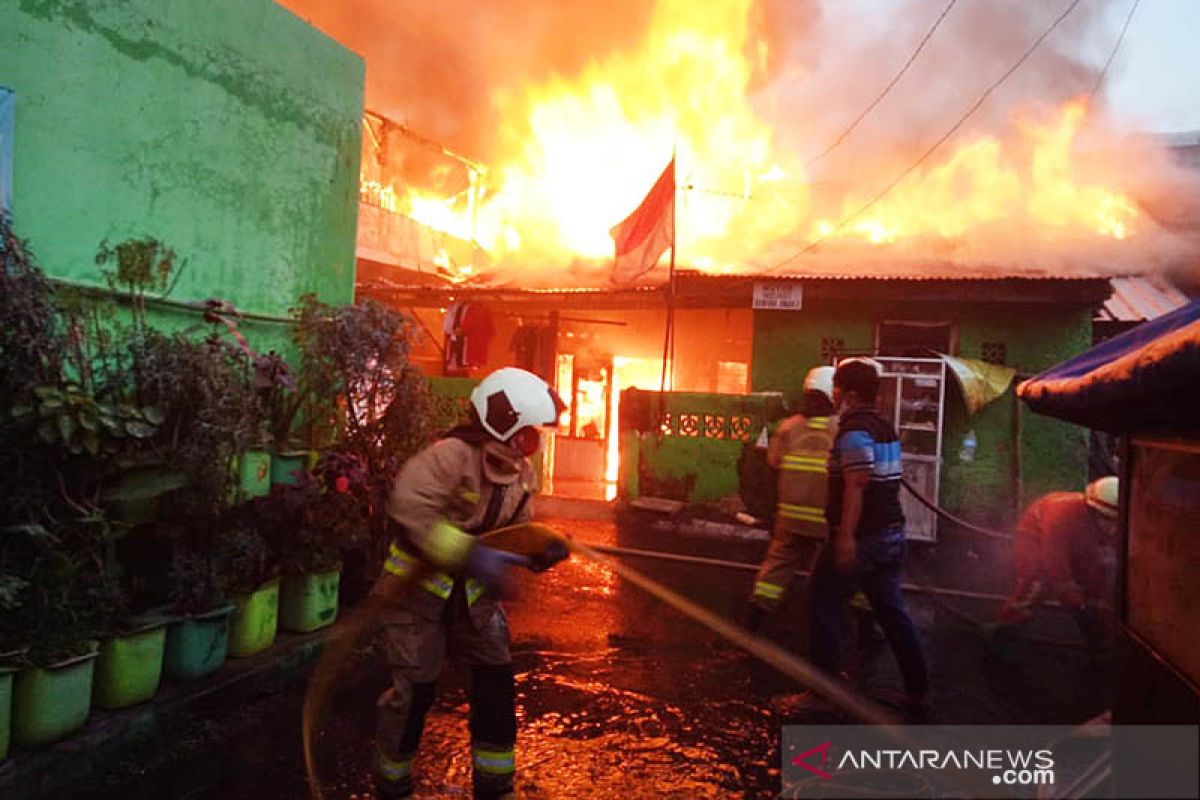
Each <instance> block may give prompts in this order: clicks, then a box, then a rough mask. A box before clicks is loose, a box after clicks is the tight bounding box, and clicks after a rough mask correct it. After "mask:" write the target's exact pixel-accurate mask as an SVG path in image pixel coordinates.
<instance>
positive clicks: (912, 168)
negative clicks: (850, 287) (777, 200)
mask: <svg viewBox="0 0 1200 800" xmlns="http://www.w3.org/2000/svg"><path fill="white" fill-rule="evenodd" d="M1077 5H1079V0H1071V4H1070V5H1068V6H1067V8H1066V10H1064V11H1063V12H1062V13H1061V14H1059V15H1058V17H1057V18H1056V19H1055V20H1054V22H1052V23H1051V24H1050V27H1049V28H1047V29H1046V30H1045V31H1044V32H1043V33H1042V35H1041V36H1039V37H1038V38H1037V39H1036V40H1035V41H1034V43H1033V44H1031V45H1030V46H1029V48H1028V49H1027V50H1026V51H1025V52H1024V53H1022V54H1021V57H1020V58H1018V59H1017V61H1016V63H1014V64H1013V65H1012V66H1011V67H1009V68H1008V69H1007V70H1006V71H1005V72H1004V74H1003V75H1001V76H1000V77H999V78H997V79H996V80H995V81H993V82H992V84H991V85H990V86H988V87H987V89H985V90H984V92H983V94H981V95H980V96H979V99H978V100H976V101H975V103H974V104H973V105H972V106H971V107H970V108H968V109H967V111H966V113H964V114H963V115H962V116H961V117H959V118H958V120H957V121H956V122H955V123H954V124H953V125H951V126H950V129H949V130H948V131H946V132H945V133H944V134H942V136H941V137H940V138H939V139H938V140H937V141H936V142H934V143H933V144H932V145H930V146H929V148H928V149H927V150H926V151H925V152H924V153H922V154H921V156H920V158H918V159H917V160H916V161H914V162H913V163H912V164H910V165H909V166H908V167H906V168H905V169H904V170H903V171H902V172H901V173H900V174H899V175H897V176H896V177H895V178H894V179H893V180H892V182H891V183H889V184H888V185H887V186H885V187H884V188H883V190H882V191H880V192H879V193H878V194H876V195H875V196H874V197H872V198H871V199H870V200H868V201H867V202H866V203H864V204H863V205H862V206H860V207H859V208H858V210H856V211H854V212H853V213H852V214H850V215H849V216H847V217H844V218H843V219H842V220H841V221H840V222H839V223H838V224H837V225H835V226H834V227H833V228H831V229H830V230H829V231H828V232H826V233H824V234H822V235H821V236H818V237H817V238H816V239H813V240H812V241H810V242H809V243H808V244H806V245H805V246H804V247H803V248H801V249H800V250H798V251H796V252H795V253H793V254H792V255H790V256H788V257H787V258H785V259H784V260H783V261H780V262H779V263H778V264H776V265H774V266H772V267H770V268H768V269H765V270H763V271H762V272H761V273H760V274H762V275H766V274H769V273H771V272H777V271H778V270H781V269H783V268H784V267H786V266H787V265H788V264H790V263H792V262H793V261H795V260H796V259H797V258H799V257H800V256H802V255H804V254H805V253H807V252H810V251H811V250H813V249H814V248H815V247H817V246H818V245H820V244H821V243H822V242H824V241H826V240H827V239H829V237H831V236H833V235H834V234H835V233H839V232H841V231H842V230H844V229H845V228H846V226H847V225H849V224H850V223H851V222H854V220H856V219H858V218H859V217H861V216H862V215H863V214H865V213H866V212H867V211H869V210H870V209H871V208H873V207H874V206H875V204H877V203H878V202H879V201H880V200H882V199H883V198H884V197H887V195H889V194H890V193H891V192H892V190H893V189H895V188H896V187H897V186H899V185H900V183H901V182H902V181H903V180H904V179H905V178H907V177H908V176H909V175H911V174H912V173H913V172H915V171H916V170H917V168H919V167H920V166H921V165H922V164H924V163H925V162H926V161H928V160H929V157H930V156H932V155H933V154H934V153H935V152H936V151H937V150H938V148H940V147H941V146H942V145H943V144H945V143H946V142H947V141H948V140H949V139H950V137H952V136H953V135H954V134H955V133H957V132H958V129H959V128H961V127H962V126H963V124H964V123H966V121H967V120H968V119H970V118H971V117H972V116H973V115H974V114H975V112H976V111H978V110H979V108H980V107H981V106H982V105H983V104H984V103H985V102H987V99H988V98H989V97H991V96H992V92H994V91H995V90H996V89H997V88H998V87H999V86H1000V85H1001V84H1002V83H1004V82H1005V81H1007V80H1008V79H1009V78H1010V77H1011V76H1012V74H1013V73H1014V72H1016V71H1017V70H1018V69H1020V67H1021V65H1022V64H1024V63H1025V62H1026V61H1028V60H1029V57H1030V56H1031V55H1033V53H1034V51H1035V50H1037V49H1038V48H1039V47H1041V45H1042V42H1044V41H1045V40H1046V37H1048V36H1049V35H1050V34H1051V33H1053V32H1054V30H1055V29H1056V28H1057V27H1058V26H1059V24H1060V23H1061V22H1062V21H1063V20H1064V19H1066V18H1067V17H1068V16H1069V15H1070V13H1071V12H1072V11H1074V10H1075V7H1076V6H1077Z"/></svg>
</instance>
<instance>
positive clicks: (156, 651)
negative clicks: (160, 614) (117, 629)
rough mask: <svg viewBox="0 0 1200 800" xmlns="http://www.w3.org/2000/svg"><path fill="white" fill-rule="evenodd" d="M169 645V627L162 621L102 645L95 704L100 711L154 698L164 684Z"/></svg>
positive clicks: (94, 695) (93, 694)
mask: <svg viewBox="0 0 1200 800" xmlns="http://www.w3.org/2000/svg"><path fill="white" fill-rule="evenodd" d="M166 641H167V623H166V621H165V620H162V621H158V622H154V623H150V624H148V625H146V626H144V627H141V628H139V629H137V630H135V631H133V632H132V633H128V634H126V635H124V636H117V637H114V638H112V639H109V640H108V641H106V642H104V643H103V644H101V645H100V657H99V658H98V659H97V660H96V682H95V687H94V690H93V692H92V703H93V704H94V705H95V706H96V707H97V708H105V709H114V708H128V707H129V706H134V705H137V704H138V703H144V702H146V701H147V700H149V699H150V698H152V697H154V693H155V692H157V691H158V684H159V681H161V680H162V670H163V649H164V647H165V645H166Z"/></svg>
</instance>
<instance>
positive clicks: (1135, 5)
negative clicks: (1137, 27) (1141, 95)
mask: <svg viewBox="0 0 1200 800" xmlns="http://www.w3.org/2000/svg"><path fill="white" fill-rule="evenodd" d="M1141 3H1142V0H1133V4H1132V5H1131V6H1129V15H1128V16H1126V17H1125V24H1124V25H1123V26H1121V35H1120V36H1118V37H1117V43H1116V44H1115V45H1113V49H1112V52H1111V53H1109V54H1108V60H1107V61H1105V62H1104V69H1102V70H1100V75H1099V76H1097V77H1096V85H1095V86H1093V87H1092V91H1091V93H1090V94H1089V95H1088V96H1089V97H1095V95H1096V92H1098V91H1100V86H1101V85H1102V84H1103V83H1104V79H1105V78H1107V77H1108V68H1109V67H1111V66H1112V63H1113V59H1115V58H1116V57H1117V51H1119V50H1120V49H1121V45H1122V44H1123V43H1124V42H1125V34H1126V33H1128V32H1129V23H1131V22H1133V15H1134V14H1136V13H1137V10H1138V6H1139V5H1141Z"/></svg>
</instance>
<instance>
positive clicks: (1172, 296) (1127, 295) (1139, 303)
mask: <svg viewBox="0 0 1200 800" xmlns="http://www.w3.org/2000/svg"><path fill="white" fill-rule="evenodd" d="M1109 283H1110V284H1111V285H1112V289H1113V292H1112V296H1111V297H1109V298H1108V300H1106V301H1105V302H1104V306H1103V307H1102V308H1101V309H1100V312H1099V313H1098V314H1097V315H1096V318H1097V319H1102V320H1106V321H1114V322H1145V321H1146V320H1148V319H1156V318H1158V317H1161V316H1162V315H1163V314H1167V313H1169V312H1171V311H1174V310H1175V309H1177V308H1179V307H1180V306H1183V305H1186V304H1187V302H1188V297H1187V295H1185V294H1184V293H1183V292H1181V291H1179V290H1178V289H1177V288H1175V287H1174V286H1172V285H1171V284H1170V283H1168V282H1167V281H1166V280H1165V279H1163V278H1160V277H1158V276H1156V275H1149V276H1134V277H1123V278H1113V279H1111V280H1110V281H1109Z"/></svg>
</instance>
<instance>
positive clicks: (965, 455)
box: [958, 430, 978, 464]
mask: <svg viewBox="0 0 1200 800" xmlns="http://www.w3.org/2000/svg"><path fill="white" fill-rule="evenodd" d="M977 444H978V441H976V439H975V431H974V430H969V431H967V435H966V436H964V437H963V440H962V450H959V451H958V460H959V461H961V462H962V463H964V464H969V463H971V462H972V461H974V460H975V446H976V445H977Z"/></svg>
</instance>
